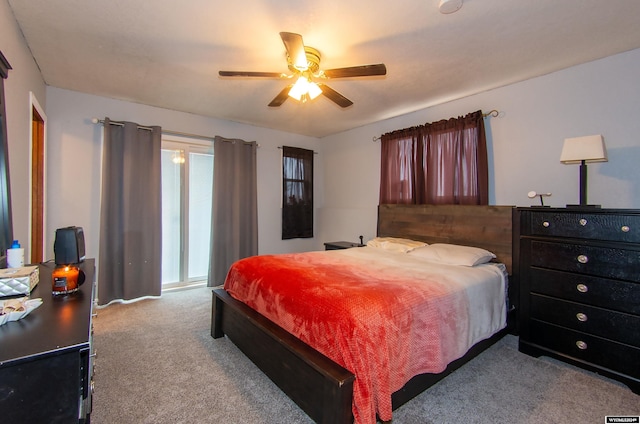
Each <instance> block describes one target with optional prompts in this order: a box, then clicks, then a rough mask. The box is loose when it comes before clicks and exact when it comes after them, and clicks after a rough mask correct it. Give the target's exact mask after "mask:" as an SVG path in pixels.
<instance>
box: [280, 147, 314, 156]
mask: <svg viewBox="0 0 640 424" xmlns="http://www.w3.org/2000/svg"><path fill="white" fill-rule="evenodd" d="M283 147H284V146H278V149H280V150H282V148H283ZM307 150H308V149H307ZM313 154H314V155H317V154H318V152H316V151H315V150H314V151H313Z"/></svg>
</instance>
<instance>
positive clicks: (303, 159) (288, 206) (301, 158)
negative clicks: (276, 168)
mask: <svg viewBox="0 0 640 424" xmlns="http://www.w3.org/2000/svg"><path fill="white" fill-rule="evenodd" d="M311 237H313V151H312V150H307V149H300V148H297V147H287V146H284V147H283V148H282V239H283V240H286V239H292V238H311Z"/></svg>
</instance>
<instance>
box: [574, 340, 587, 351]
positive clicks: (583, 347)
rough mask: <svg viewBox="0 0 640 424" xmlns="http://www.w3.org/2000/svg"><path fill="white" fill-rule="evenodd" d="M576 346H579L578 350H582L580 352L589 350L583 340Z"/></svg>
mask: <svg viewBox="0 0 640 424" xmlns="http://www.w3.org/2000/svg"><path fill="white" fill-rule="evenodd" d="M576 346H578V349H580V350H587V344H586V343H585V342H583V341H582V340H578V341H577V342H576Z"/></svg>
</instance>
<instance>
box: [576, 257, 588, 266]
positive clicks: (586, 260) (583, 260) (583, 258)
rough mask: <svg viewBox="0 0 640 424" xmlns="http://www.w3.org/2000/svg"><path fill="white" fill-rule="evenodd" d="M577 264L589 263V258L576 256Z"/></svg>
mask: <svg viewBox="0 0 640 424" xmlns="http://www.w3.org/2000/svg"><path fill="white" fill-rule="evenodd" d="M578 262H580V263H581V264H586V263H587V262H589V257H588V256H587V255H578Z"/></svg>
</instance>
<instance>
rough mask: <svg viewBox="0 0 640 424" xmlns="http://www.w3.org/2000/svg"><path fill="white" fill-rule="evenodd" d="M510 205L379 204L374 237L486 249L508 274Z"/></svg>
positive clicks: (509, 270)
mask: <svg viewBox="0 0 640 424" xmlns="http://www.w3.org/2000/svg"><path fill="white" fill-rule="evenodd" d="M512 211H513V206H467V205H379V206H378V237H403V238H409V239H413V240H419V241H423V242H425V243H429V244H432V243H450V244H462V245H466V246H475V247H481V248H483V249H487V250H489V251H491V252H493V253H494V254H495V255H496V257H497V258H496V260H497V261H499V262H502V263H504V264H505V265H506V267H507V271H508V272H509V274H511V272H512V271H511V265H512V257H511V255H512V238H511V233H512V228H511V227H512V216H511V214H512Z"/></svg>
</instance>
